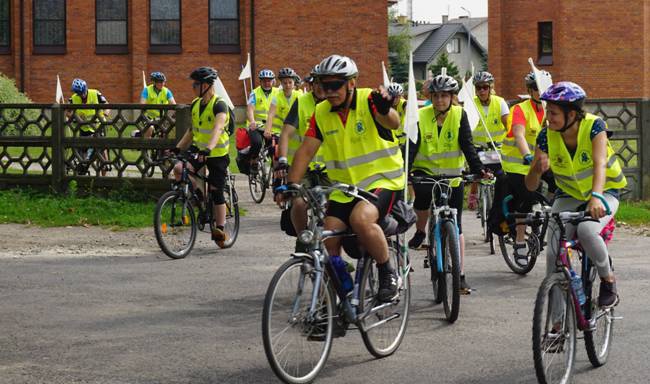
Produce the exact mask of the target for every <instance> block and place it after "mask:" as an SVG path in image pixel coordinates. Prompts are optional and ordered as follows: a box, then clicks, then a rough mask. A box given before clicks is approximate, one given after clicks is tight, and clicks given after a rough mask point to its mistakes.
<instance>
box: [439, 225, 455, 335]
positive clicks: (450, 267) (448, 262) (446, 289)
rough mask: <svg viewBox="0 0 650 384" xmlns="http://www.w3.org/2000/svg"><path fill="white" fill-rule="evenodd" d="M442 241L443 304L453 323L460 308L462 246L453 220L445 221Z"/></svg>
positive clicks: (440, 279)
mask: <svg viewBox="0 0 650 384" xmlns="http://www.w3.org/2000/svg"><path fill="white" fill-rule="evenodd" d="M440 240H441V241H442V255H441V256H442V258H443V259H442V268H443V271H442V273H440V274H439V277H438V279H439V281H440V282H441V283H442V284H441V286H440V288H442V290H443V293H442V304H443V306H444V309H445V317H446V319H447V321H448V322H450V323H453V322H454V321H456V320H457V319H458V312H459V310H460V247H459V244H458V232H457V231H456V227H455V225H454V223H453V222H452V221H444V222H443V223H442V228H441V239H440Z"/></svg>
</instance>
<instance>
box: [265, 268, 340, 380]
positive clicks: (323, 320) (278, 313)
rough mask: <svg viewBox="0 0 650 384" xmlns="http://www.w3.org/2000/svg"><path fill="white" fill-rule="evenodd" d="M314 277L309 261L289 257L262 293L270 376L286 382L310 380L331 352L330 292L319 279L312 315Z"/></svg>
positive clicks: (331, 295) (331, 292) (329, 288)
mask: <svg viewBox="0 0 650 384" xmlns="http://www.w3.org/2000/svg"><path fill="white" fill-rule="evenodd" d="M315 276H316V275H315V273H314V268H313V265H312V263H311V261H310V260H308V259H291V260H288V261H287V262H285V263H284V264H283V265H282V266H281V267H280V268H279V269H278V271H277V272H276V273H275V275H274V276H273V279H271V283H270V284H269V288H268V289H267V291H266V297H265V299H264V309H263V312H262V339H263V340H264V352H265V354H266V358H267V360H268V361H269V364H270V365H271V368H272V369H273V372H274V373H275V374H276V376H277V377H278V378H280V379H281V380H282V381H284V382H285V383H309V382H311V381H313V380H314V379H315V378H316V375H317V374H318V372H320V370H321V369H322V368H323V366H324V365H325V362H326V361H327V357H328V355H329V353H330V350H331V348H332V329H333V327H334V321H333V317H334V300H335V299H334V293H333V290H332V287H331V286H330V285H329V283H328V280H327V278H326V277H325V276H323V278H322V279H321V280H320V282H321V284H320V288H319V290H318V295H317V300H318V301H317V305H316V313H315V314H313V316H312V315H311V314H310V305H311V301H312V293H313V292H314V289H315V287H314V282H315V281H316V278H315Z"/></svg>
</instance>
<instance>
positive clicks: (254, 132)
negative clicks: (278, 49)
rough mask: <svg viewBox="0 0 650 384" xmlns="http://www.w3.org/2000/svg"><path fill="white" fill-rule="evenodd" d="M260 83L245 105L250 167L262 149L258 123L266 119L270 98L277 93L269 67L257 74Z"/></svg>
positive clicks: (264, 121)
mask: <svg viewBox="0 0 650 384" xmlns="http://www.w3.org/2000/svg"><path fill="white" fill-rule="evenodd" d="M257 77H258V79H259V81H260V85H259V86H258V87H257V88H255V89H254V90H253V91H252V92H251V94H250V96H249V97H248V105H247V106H246V118H247V125H248V135H249V136H250V146H251V148H250V151H249V152H248V157H249V161H250V165H251V167H253V168H255V167H256V166H257V162H256V161H255V159H256V158H257V156H258V155H259V153H260V150H261V149H262V145H263V143H264V140H263V138H262V134H261V133H260V132H259V131H258V124H260V125H262V126H264V124H266V121H267V117H268V113H269V108H270V107H271V100H273V98H274V97H275V96H276V94H277V93H278V89H277V88H275V87H274V86H273V84H275V73H273V71H272V70H270V69H262V70H261V71H260V72H259V73H258V75H257Z"/></svg>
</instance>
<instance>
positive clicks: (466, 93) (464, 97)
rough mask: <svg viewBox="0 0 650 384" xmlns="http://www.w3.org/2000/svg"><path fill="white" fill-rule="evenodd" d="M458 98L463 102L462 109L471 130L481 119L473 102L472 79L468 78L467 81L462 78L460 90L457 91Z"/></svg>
mask: <svg viewBox="0 0 650 384" xmlns="http://www.w3.org/2000/svg"><path fill="white" fill-rule="evenodd" d="M458 100H460V101H462V102H463V109H464V110H465V113H466V114H467V120H468V121H469V126H470V127H471V128H472V130H473V129H474V128H476V127H477V125H478V123H479V121H481V116H480V115H479V112H478V109H477V108H476V103H475V102H474V82H473V81H472V79H470V80H469V82H467V83H466V82H465V80H463V88H461V89H460V92H459V93H458ZM479 129H484V128H479Z"/></svg>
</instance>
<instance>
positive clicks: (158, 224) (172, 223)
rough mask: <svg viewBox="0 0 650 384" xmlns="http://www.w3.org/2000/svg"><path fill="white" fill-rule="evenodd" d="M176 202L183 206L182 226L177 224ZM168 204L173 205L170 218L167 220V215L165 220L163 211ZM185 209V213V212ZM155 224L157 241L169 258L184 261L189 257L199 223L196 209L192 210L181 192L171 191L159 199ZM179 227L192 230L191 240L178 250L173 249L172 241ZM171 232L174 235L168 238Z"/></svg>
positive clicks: (154, 218) (154, 217) (155, 213)
mask: <svg viewBox="0 0 650 384" xmlns="http://www.w3.org/2000/svg"><path fill="white" fill-rule="evenodd" d="M176 201H179V202H180V204H181V212H180V214H181V215H180V216H181V217H182V218H181V219H180V220H181V221H180V225H178V223H176V222H177V217H176V216H177V212H176ZM167 202H169V203H170V204H171V206H170V208H169V209H170V210H171V211H170V213H171V214H170V217H169V218H167V215H165V218H163V210H164V209H165V205H166V203H167ZM183 209H184V210H185V211H183ZM165 213H166V212H165ZM153 222H154V233H155V235H156V241H157V242H158V245H159V246H160V249H161V250H162V251H163V252H164V253H165V254H166V255H167V256H169V257H171V258H172V259H182V258H184V257H186V256H187V255H189V253H190V251H192V248H193V247H194V243H195V241H196V233H197V223H196V217H195V216H194V209H193V208H192V204H191V203H190V202H189V200H187V199H186V198H185V197H184V196H183V194H182V193H181V192H180V191H169V192H167V193H165V194H164V195H162V196H161V197H160V199H158V203H157V204H156V209H155V210H154V216H153ZM177 227H181V228H184V227H189V229H190V233H189V239H188V240H187V243H186V244H185V245H184V246H183V247H181V248H180V249H178V250H176V249H173V247H172V245H171V240H172V238H173V237H172V236H171V235H174V234H175V232H176V228H177ZM170 230H171V231H173V232H174V233H171V234H170V236H167V235H168V232H169V231H170ZM179 232H180V231H179ZM167 238H169V239H167Z"/></svg>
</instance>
